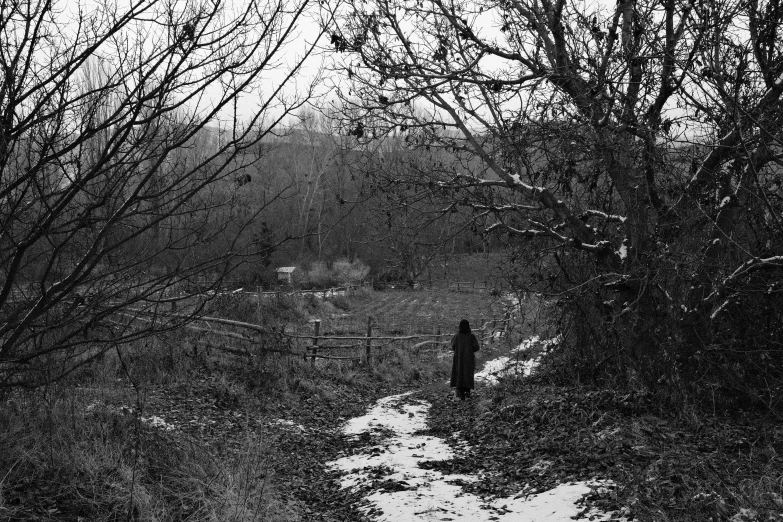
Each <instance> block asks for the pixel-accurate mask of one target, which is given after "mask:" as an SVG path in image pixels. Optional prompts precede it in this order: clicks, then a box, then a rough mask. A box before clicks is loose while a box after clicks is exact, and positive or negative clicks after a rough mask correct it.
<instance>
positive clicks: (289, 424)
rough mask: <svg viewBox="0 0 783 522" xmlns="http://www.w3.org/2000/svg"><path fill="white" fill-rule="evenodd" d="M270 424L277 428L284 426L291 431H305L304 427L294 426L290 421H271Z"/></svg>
mask: <svg viewBox="0 0 783 522" xmlns="http://www.w3.org/2000/svg"><path fill="white" fill-rule="evenodd" d="M272 424H277V425H278V426H284V427H286V428H293V429H295V430H299V431H305V427H304V426H302V425H301V424H296V423H295V422H294V421H292V420H287V419H277V420H275V421H273V422H272Z"/></svg>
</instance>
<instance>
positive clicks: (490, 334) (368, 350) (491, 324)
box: [118, 310, 512, 366]
mask: <svg viewBox="0 0 783 522" xmlns="http://www.w3.org/2000/svg"><path fill="white" fill-rule="evenodd" d="M118 313H119V314H120V315H123V316H126V317H130V318H131V320H132V321H133V320H140V321H144V322H154V321H155V318H156V317H174V318H180V319H184V320H188V321H191V322H190V323H186V324H183V325H182V327H183V328H186V329H189V330H193V331H197V332H202V333H208V334H211V335H216V336H220V337H227V338H231V339H237V340H241V341H244V342H248V343H252V344H256V343H259V339H258V338H257V335H259V334H272V335H277V336H280V337H281V338H286V339H290V340H294V339H300V340H309V341H310V342H311V343H310V344H309V345H308V346H306V347H305V351H304V352H301V351H294V350H279V349H271V348H267V347H265V346H263V345H261V346H260V347H259V350H260V351H261V352H273V353H282V354H287V355H294V356H299V357H304V359H305V360H307V359H308V358H309V359H310V364H315V359H331V360H361V359H362V358H363V359H364V361H365V363H366V364H367V365H368V366H370V365H371V364H372V348H373V341H376V342H382V341H388V342H386V343H385V344H386V345H389V344H391V343H392V342H405V341H416V340H418V341H420V342H418V343H415V344H412V345H410V348H411V349H418V348H421V347H423V346H427V345H434V346H436V347H437V346H441V345H446V346H448V344H449V343H450V341H451V335H450V334H443V333H442V330H441V327H440V326H438V327H437V329H436V331H435V333H432V334H426V333H420V334H410V335H403V336H389V335H375V336H374V335H373V319H372V317H368V318H367V333H366V335H363V336H362V335H347V336H346V335H341V336H330V335H322V334H321V321H320V320H315V321H313V332H312V334H311V335H298V334H293V333H287V332H285V331H275V332H272V331H270V330H269V329H268V328H265V327H263V326H259V325H256V324H252V323H245V322H242V321H236V320H233V319H224V318H222V317H207V316H203V317H196V318H194V317H192V316H188V315H186V314H178V313H175V312H159V311H157V312H155V311H148V310H128V311H122V312H118ZM511 322H512V318H511V316H510V313H509V312H506V315H505V317H504V318H503V319H492V320H491V321H487V322H485V321H484V320H483V319H481V321H480V322H479V325H480V326H479V328H476V329H475V330H474V332H476V333H477V337H478V338H479V340H480V341H481V342H485V341H487V340H488V339H492V338H494V337H495V336H496V335H497V334H498V333H501V334H502V333H505V332H506V331H507V330H508V328H509V325H510V324H511ZM198 323H204V324H205V325H206V326H207V327H204V326H199V325H198ZM213 324H214V325H220V326H230V327H234V328H240V329H245V330H250V331H251V332H252V333H253V334H256V337H249V336H248V335H244V334H241V333H238V332H234V331H230V330H226V329H223V328H221V329H214V328H212V327H211V325H213ZM444 337H445V338H444ZM335 341H336V342H343V343H345V341H357V342H354V343H349V344H331V343H333V342H335ZM362 346H363V347H364V349H365V350H364V357H361V356H353V357H350V356H336V355H325V354H324V353H323V352H329V351H331V350H338V349H348V350H350V349H361V348H362ZM376 347H377V348H381V346H377V345H376ZM211 349H213V350H216V351H221V352H226V353H230V354H233V355H239V356H242V357H248V358H250V357H251V356H252V352H251V351H250V350H249V349H246V350H240V349H236V348H230V347H223V346H213V347H211Z"/></svg>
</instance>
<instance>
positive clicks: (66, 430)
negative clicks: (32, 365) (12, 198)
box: [0, 291, 494, 522]
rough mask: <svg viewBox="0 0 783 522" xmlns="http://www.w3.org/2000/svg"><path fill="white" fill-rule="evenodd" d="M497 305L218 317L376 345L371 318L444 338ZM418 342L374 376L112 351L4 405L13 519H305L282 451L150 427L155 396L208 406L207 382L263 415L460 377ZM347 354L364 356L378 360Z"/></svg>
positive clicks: (8, 511) (241, 304)
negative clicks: (283, 474) (370, 335)
mask: <svg viewBox="0 0 783 522" xmlns="http://www.w3.org/2000/svg"><path fill="white" fill-rule="evenodd" d="M493 306H494V303H493V302H492V301H491V300H488V299H484V300H482V299H477V296H476V295H467V294H462V295H460V294H454V295H437V294H435V293H432V292H407V293H406V292H388V293H387V292H373V291H363V292H359V293H358V294H356V295H352V296H341V297H335V298H333V299H330V300H326V301H323V300H320V299H315V298H312V297H307V298H303V299H300V298H290V297H289V298H284V299H282V300H281V301H279V302H278V301H277V300H274V301H271V302H266V301H263V302H261V303H259V302H258V301H253V300H251V299H248V298H247V297H246V296H245V297H234V296H228V297H227V298H225V299H220V300H216V301H214V302H213V303H211V304H210V310H209V313H214V314H218V315H222V316H224V317H230V318H233V319H239V320H244V321H248V322H254V323H257V324H258V323H260V324H264V325H265V326H268V327H270V328H273V329H274V328H276V329H280V328H282V327H283V326H284V325H289V330H290V329H291V328H292V327H291V326H290V325H299V327H300V329H302V330H304V329H306V328H307V326H306V325H307V324H308V323H307V321H309V320H310V319H312V318H322V320H323V324H324V325H325V327H326V331H329V332H331V333H338V332H342V333H360V334H364V332H365V330H366V317H367V313H366V312H367V309H368V308H370V307H372V310H373V313H375V314H378V316H395V317H402V316H404V315H410V316H412V317H413V318H415V319H416V320H418V321H420V322H419V323H414V324H420V325H425V326H422V327H423V328H426V330H424V331H425V332H431V331H432V330H434V325H435V324H436V323H437V321H439V320H440V318H442V317H446V316H449V315H454V317H462V316H471V315H479V310H481V309H482V308H483V307H488V308H484V309H489V310H490V311H491V310H494V308H493ZM489 316H490V313H489V312H487V313H486V315H485V317H489ZM444 329H445V328H444ZM376 332H377V330H376ZM307 342H308V341H306V340H302V341H297V340H290V339H287V338H284V337H278V338H274V337H266V338H264V340H263V346H265V347H267V348H279V349H291V350H298V351H303V350H304V345H305V344H306V343H307ZM410 344H412V343H401V342H384V343H380V342H376V343H374V346H373V348H372V366H371V367H370V368H369V369H368V368H367V367H366V365H365V364H364V363H363V362H361V363H360V362H356V361H333V360H323V359H319V360H317V361H316V364H314V365H312V364H311V363H310V361H306V360H304V359H303V358H301V357H291V356H285V355H280V354H277V353H271V352H264V351H262V350H261V349H260V348H261V342H260V340H259V342H258V343H250V344H248V343H244V342H243V341H239V340H236V339H226V338H223V339H221V338H219V337H217V336H209V335H205V334H204V333H201V332H188V331H179V332H172V333H170V334H166V335H160V336H158V337H155V338H149V339H147V340H146V341H143V342H139V343H136V344H134V345H130V346H123V347H121V348H120V349H119V350H115V351H110V352H108V353H106V354H104V356H103V357H102V358H100V359H99V360H96V361H94V362H93V363H92V364H90V365H88V366H85V367H83V368H82V369H81V370H80V371H79V372H78V373H77V374H74V375H72V376H71V378H70V380H69V381H67V382H62V383H60V384H58V385H56V386H51V387H48V388H45V389H39V390H34V391H23V390H16V391H13V392H10V393H8V394H6V396H5V397H2V401H0V519H2V520H9V521H16V520H19V521H21V520H32V521H45V520H73V521H78V520H91V521H92V520H95V521H104V520H105V521H109V520H145V521H146V520H155V521H168V520H172V521H173V520H184V519H187V520H189V521H194V522H199V521H251V520H264V521H267V520H269V521H277V520H279V521H289V520H293V521H295V520H298V519H299V518H298V517H299V515H298V512H297V509H296V508H295V507H292V506H289V505H288V504H287V503H286V502H284V501H283V500H281V499H282V498H283V497H284V495H283V496H281V495H279V494H278V493H277V492H276V491H275V488H274V485H275V478H274V476H273V475H272V473H271V472H270V469H271V468H270V466H269V465H268V462H269V461H270V459H273V458H278V457H279V456H278V455H276V454H275V451H276V450H275V448H273V447H268V446H266V445H264V444H263V443H262V441H259V440H258V439H257V438H256V437H257V434H255V433H254V432H253V430H247V431H246V432H244V434H243V437H244V438H242V439H241V440H239V441H238V442H237V441H235V443H234V444H233V445H232V446H231V448H227V447H219V446H216V445H215V444H207V442H209V441H205V440H202V439H200V438H199V437H196V436H193V435H188V433H186V432H181V431H173V432H168V431H166V430H164V429H160V428H159V427H155V426H152V425H150V424H149V423H148V422H143V421H142V420H141V419H142V417H143V414H142V413H140V412H144V411H146V410H145V405H146V403H147V401H148V400H149V399H150V396H151V395H152V394H153V390H157V392H160V390H169V391H172V390H174V391H176V393H178V394H180V395H183V396H185V397H191V396H192V397H194V398H198V394H199V393H203V392H204V390H203V389H198V386H197V385H196V384H194V382H195V381H197V380H198V378H200V377H203V376H204V375H208V376H209V383H210V389H209V393H210V394H211V397H212V398H213V399H215V400H216V401H217V403H220V404H242V405H243V407H244V406H246V405H249V406H247V407H248V408H253V407H254V406H252V405H253V404H256V403H258V404H259V407H260V405H261V404H262V403H263V402H264V401H266V403H274V404H275V405H286V404H289V405H292V406H293V405H298V404H300V403H301V402H302V400H304V399H312V400H318V401H326V402H333V401H337V400H340V398H341V397H345V393H346V391H345V390H346V387H350V388H352V389H363V388H366V389H378V388H379V387H382V386H387V387H388V386H389V385H392V386H397V385H417V384H419V383H422V382H428V381H432V380H443V379H445V378H447V375H448V371H449V369H450V360H449V359H448V358H443V357H441V356H440V355H441V354H442V351H443V350H442V349H437V348H436V349H433V348H431V347H423V348H420V349H416V350H413V349H411V347H410ZM221 346H222V347H225V348H230V349H234V350H249V351H250V354H251V355H250V356H249V357H236V356H234V355H230V354H227V353H225V352H222V351H220V350H218V349H217V348H219V347H221ZM343 353H344V354H346V355H348V354H350V355H363V354H364V349H363V348H362V349H361V350H359V351H358V352H357V351H356V350H344V351H343ZM334 354H335V355H339V354H340V352H339V350H338V351H335V352H334ZM212 442H214V441H212Z"/></svg>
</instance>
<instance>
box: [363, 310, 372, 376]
mask: <svg viewBox="0 0 783 522" xmlns="http://www.w3.org/2000/svg"><path fill="white" fill-rule="evenodd" d="M371 346H372V316H369V315H368V316H367V344H366V345H365V348H364V351H365V358H366V359H367V367H368V368H369V367H370V347H371Z"/></svg>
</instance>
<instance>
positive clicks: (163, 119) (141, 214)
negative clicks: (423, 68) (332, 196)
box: [0, 0, 318, 386]
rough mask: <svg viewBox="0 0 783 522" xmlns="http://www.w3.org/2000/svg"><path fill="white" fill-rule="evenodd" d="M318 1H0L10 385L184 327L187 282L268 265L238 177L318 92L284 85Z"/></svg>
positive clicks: (4, 315)
mask: <svg viewBox="0 0 783 522" xmlns="http://www.w3.org/2000/svg"><path fill="white" fill-rule="evenodd" d="M307 6H308V2H307V0H302V1H301V2H297V1H295V2H285V1H282V0H281V1H275V0H271V1H263V2H259V1H253V0H251V1H248V2H241V3H231V2H219V1H216V0H193V1H189V0H188V1H183V2H159V1H155V0H133V1H131V2H130V3H124V4H118V3H115V2H112V1H110V0H106V1H99V2H84V3H81V2H79V3H77V2H56V1H55V2H52V1H48V0H47V1H43V0H41V1H36V0H14V1H10V2H3V3H2V5H1V6H0V69H1V71H2V78H1V79H0V201H2V203H1V204H0V386H12V385H20V384H22V385H35V384H39V383H41V382H46V381H49V380H52V379H56V378H59V377H61V376H63V375H66V374H67V373H68V372H70V371H71V370H72V369H73V368H75V367H76V366H77V365H78V364H80V363H82V362H84V361H85V360H87V359H88V358H89V357H91V356H94V355H96V354H98V353H100V352H101V351H102V350H104V349H106V348H107V347H110V346H113V345H115V344H117V343H122V342H126V341H129V340H133V339H136V338H139V337H143V336H146V335H149V334H150V333H151V332H154V331H156V330H158V329H165V328H173V327H175V326H177V325H178V324H180V323H181V322H183V321H187V320H188V316H189V314H190V313H195V312H196V311H197V310H198V308H199V307H200V306H201V305H202V304H203V300H198V299H196V300H194V299H190V298H189V294H188V288H190V287H192V285H189V284H188V283H189V282H192V281H193V280H195V279H197V278H204V277H209V278H211V279H213V280H219V279H220V278H221V277H222V276H224V275H225V274H226V273H227V271H228V270H230V269H231V268H232V267H233V266H234V265H235V264H236V258H237V257H238V256H243V255H251V254H254V253H258V252H256V251H254V245H253V243H252V241H251V242H240V238H241V237H243V233H244V232H245V231H246V228H247V226H248V225H249V224H250V223H252V220H253V218H254V216H255V215H256V214H258V212H259V211H260V207H255V209H253V210H252V211H247V209H246V211H244V212H238V211H237V206H236V205H235V203H236V201H237V193H238V191H239V190H240V189H239V188H238V186H237V185H238V183H237V178H238V176H243V178H242V179H244V177H245V176H247V172H248V167H249V166H251V165H252V164H253V162H254V161H256V160H257V154H255V153H253V151H255V150H257V147H254V145H255V144H257V143H258V142H259V141H260V140H261V139H263V138H264V136H265V135H266V134H267V133H268V132H269V130H270V129H271V128H272V127H274V126H275V125H276V124H277V123H278V122H279V121H280V120H281V119H282V118H284V117H285V116H286V115H287V114H288V113H290V112H291V111H293V110H297V109H298V108H299V107H300V106H301V105H302V103H303V102H304V100H305V99H306V98H307V97H308V94H309V92H307V91H305V92H298V93H295V94H292V92H290V90H289V91H284V90H283V88H284V86H285V85H286V84H287V83H289V80H290V79H291V78H292V76H293V75H294V74H296V73H297V71H298V70H299V68H300V67H301V64H302V61H303V60H304V59H306V58H307V57H308V56H309V55H310V54H311V53H312V51H313V49H314V47H313V46H314V45H315V40H317V37H318V35H313V38H314V40H313V41H310V42H305V43H302V45H301V47H300V48H298V49H296V51H297V52H299V57H298V58H297V59H296V60H294V61H293V62H290V60H289V65H287V67H288V69H283V68H282V67H281V66H280V58H281V57H282V54H283V53H284V52H285V51H286V50H287V49H289V48H290V47H289V46H290V45H291V41H292V39H293V38H294V37H295V36H297V34H298V33H297V28H298V27H299V25H300V24H301V21H302V19H303V14H304V12H305V9H306V8H307ZM262 78H263V79H265V81H264V82H262V81H261V80H262ZM175 300H179V301H182V304H183V306H184V313H182V314H181V315H180V316H177V317H175V316H167V317H166V318H163V317H161V316H160V315H159V312H160V311H161V307H162V306H163V305H164V304H165V305H166V310H168V309H169V307H170V302H171V301H175ZM182 311H183V307H180V312H182Z"/></svg>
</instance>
